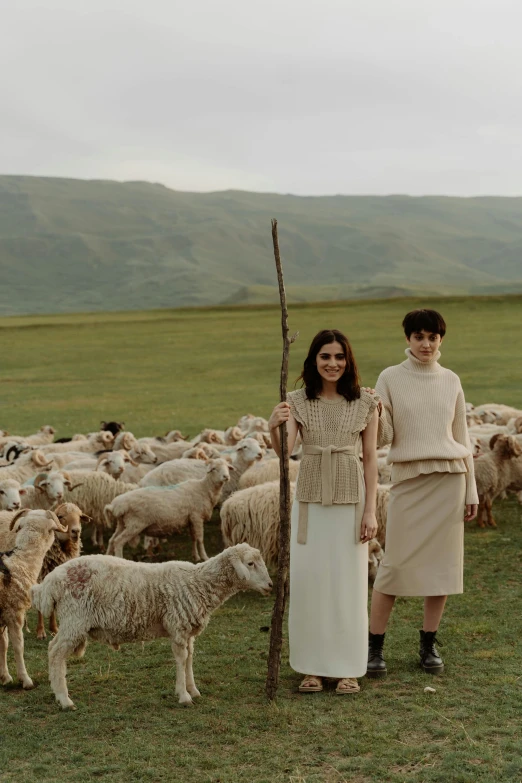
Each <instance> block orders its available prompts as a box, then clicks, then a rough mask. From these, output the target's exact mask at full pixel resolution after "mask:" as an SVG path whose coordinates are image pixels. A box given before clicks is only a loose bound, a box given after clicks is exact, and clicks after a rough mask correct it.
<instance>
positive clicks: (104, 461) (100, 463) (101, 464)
mask: <svg viewBox="0 0 522 783" xmlns="http://www.w3.org/2000/svg"><path fill="white" fill-rule="evenodd" d="M105 465H107V457H105V458H103V457H101V458H100V459H99V460H98V464H97V465H96V470H100V469H101V468H103V467H104V466H105Z"/></svg>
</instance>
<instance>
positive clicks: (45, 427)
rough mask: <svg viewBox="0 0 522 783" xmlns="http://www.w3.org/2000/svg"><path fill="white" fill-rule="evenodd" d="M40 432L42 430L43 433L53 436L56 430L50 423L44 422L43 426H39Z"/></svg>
mask: <svg viewBox="0 0 522 783" xmlns="http://www.w3.org/2000/svg"><path fill="white" fill-rule="evenodd" d="M40 432H43V433H44V435H52V436H54V435H55V434H56V430H55V429H54V427H51V425H50V424H44V425H43V427H40Z"/></svg>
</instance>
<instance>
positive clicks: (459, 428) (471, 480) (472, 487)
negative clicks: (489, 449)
mask: <svg viewBox="0 0 522 783" xmlns="http://www.w3.org/2000/svg"><path fill="white" fill-rule="evenodd" d="M452 430H453V437H454V439H455V440H456V441H457V443H460V444H462V446H465V447H466V448H467V449H468V450H469V457H466V459H465V462H466V467H467V469H468V472H467V473H466V500H465V502H466V504H470V503H478V502H479V499H478V493H477V485H476V483H475V468H474V465H473V448H472V446H471V442H470V439H469V433H468V425H467V422H466V402H465V399H464V392H463V391H462V389H460V391H459V393H458V396H457V402H456V404H455V416H454V418H453V423H452Z"/></svg>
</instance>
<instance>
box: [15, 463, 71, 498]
mask: <svg viewBox="0 0 522 783" xmlns="http://www.w3.org/2000/svg"><path fill="white" fill-rule="evenodd" d="M65 475H66V474H64V473H63V472H62V471H59V470H53V471H52V472H51V473H39V474H38V475H37V476H36V477H35V479H34V487H35V489H36V490H38V491H39V492H44V493H45V494H46V495H47V497H48V498H49V500H51V501H53V502H58V501H60V500H62V499H63V496H64V492H65V487H66V486H67V483H66V478H65ZM69 483H70V481H69ZM67 488H68V487H67ZM20 492H21V493H23V492H24V490H23V488H22V489H21V490H20Z"/></svg>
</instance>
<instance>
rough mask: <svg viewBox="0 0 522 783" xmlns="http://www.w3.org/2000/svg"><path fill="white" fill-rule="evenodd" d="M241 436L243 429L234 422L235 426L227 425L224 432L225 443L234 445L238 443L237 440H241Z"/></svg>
mask: <svg viewBox="0 0 522 783" xmlns="http://www.w3.org/2000/svg"><path fill="white" fill-rule="evenodd" d="M243 436H244V433H243V430H242V429H241V427H238V426H237V424H236V426H235V427H229V428H228V430H227V431H226V432H225V443H227V444H228V445H229V446H235V445H236V443H239V441H240V440H242V438H243Z"/></svg>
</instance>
